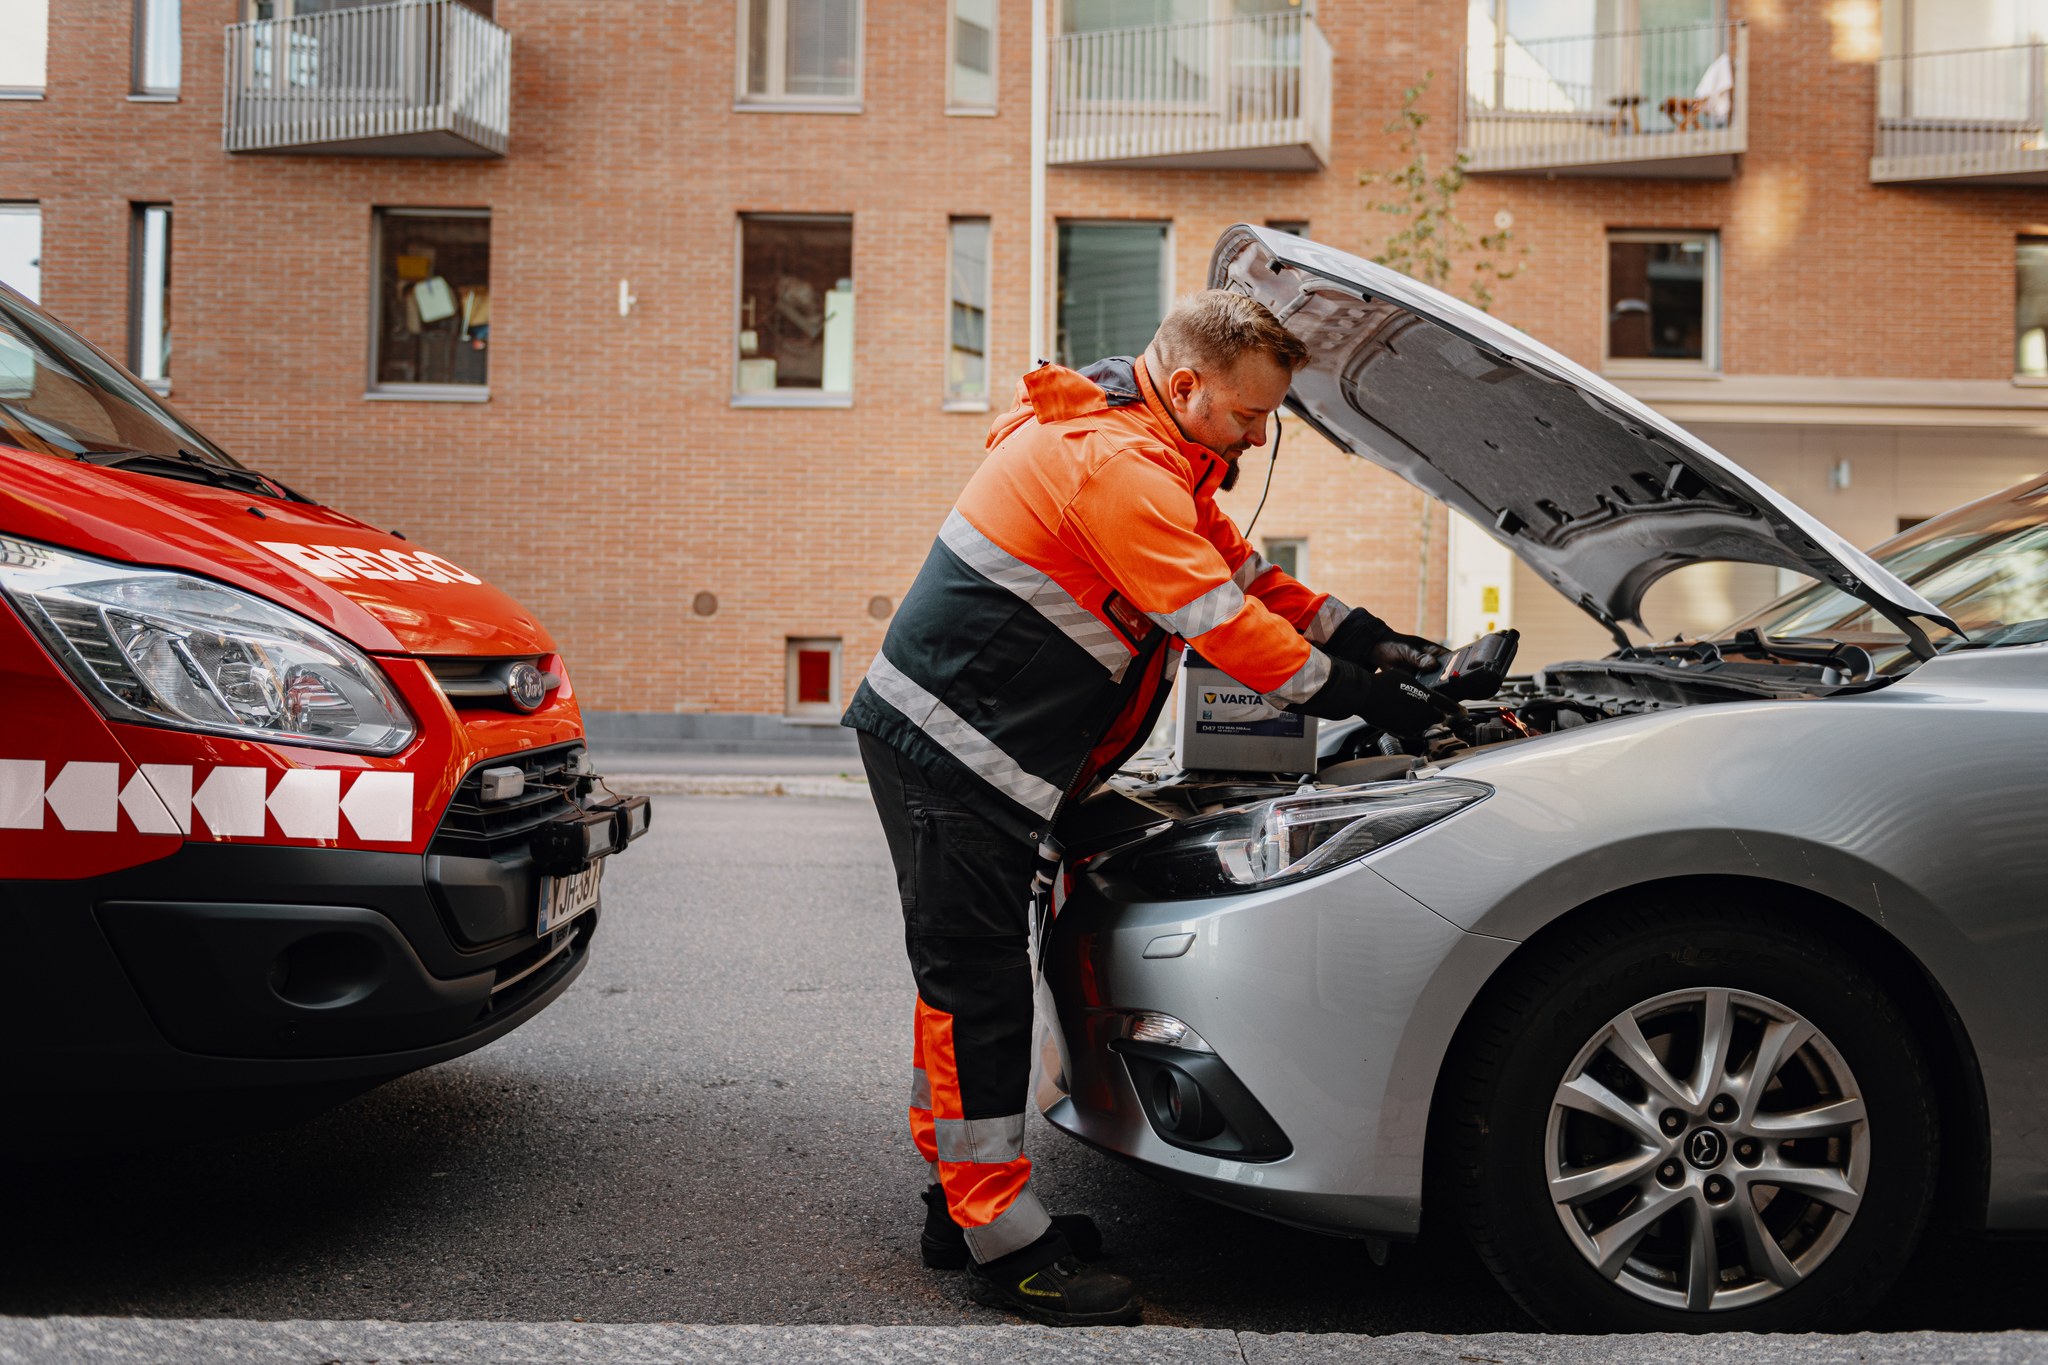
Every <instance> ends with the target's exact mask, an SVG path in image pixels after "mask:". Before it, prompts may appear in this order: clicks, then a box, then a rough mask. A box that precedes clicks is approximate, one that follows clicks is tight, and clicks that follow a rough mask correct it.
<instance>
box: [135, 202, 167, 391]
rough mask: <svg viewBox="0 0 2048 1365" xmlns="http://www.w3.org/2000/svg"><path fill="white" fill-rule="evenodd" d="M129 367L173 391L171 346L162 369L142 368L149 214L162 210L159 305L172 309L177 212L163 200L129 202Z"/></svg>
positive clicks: (158, 386)
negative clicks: (153, 371)
mask: <svg viewBox="0 0 2048 1365" xmlns="http://www.w3.org/2000/svg"><path fill="white" fill-rule="evenodd" d="M128 209H129V217H128V370H129V373H131V374H133V375H134V376H135V377H136V378H137V379H139V380H141V381H142V382H143V383H144V384H146V385H148V386H149V388H150V389H151V390H152V391H153V392H155V393H156V394H158V395H159V396H162V397H166V398H167V397H169V396H170V392H171V371H170V355H169V352H168V350H166V352H165V354H164V355H163V356H162V357H161V359H162V363H163V373H162V374H158V375H150V374H147V373H145V372H144V369H143V359H144V356H143V349H144V340H145V338H146V336H147V334H148V333H147V328H146V326H145V312H146V308H147V298H146V293H147V290H148V286H149V258H148V250H147V242H148V236H149V215H150V214H151V213H154V212H157V211H161V212H162V213H163V215H164V261H163V264H164V272H163V279H162V281H161V282H160V285H159V288H160V294H159V307H160V310H161V311H162V312H164V313H168V312H169V311H170V300H171V269H172V266H171V260H172V253H173V251H174V250H175V246H174V241H175V234H176V232H177V221H178V218H177V214H176V213H175V212H174V211H173V206H172V205H171V204H170V203H168V202H164V201H161V200H155V201H142V200H138V201H136V202H135V203H132V204H130V205H129V206H128Z"/></svg>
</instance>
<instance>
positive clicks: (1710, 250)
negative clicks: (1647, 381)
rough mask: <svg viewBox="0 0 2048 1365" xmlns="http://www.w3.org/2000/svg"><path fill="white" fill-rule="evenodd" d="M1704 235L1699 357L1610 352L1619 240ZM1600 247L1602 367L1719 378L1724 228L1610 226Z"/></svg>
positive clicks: (1631, 373) (1629, 374)
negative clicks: (1662, 356) (1688, 358)
mask: <svg viewBox="0 0 2048 1365" xmlns="http://www.w3.org/2000/svg"><path fill="white" fill-rule="evenodd" d="M1697 241H1703V242H1705V243H1706V246H1707V262H1706V271H1705V276H1704V279H1703V280H1702V286H1701V295H1700V329H1701V333H1702V335H1701V337H1700V358H1699V359H1698V360H1676V359H1659V358H1656V357H1651V356H1625V357H1620V358H1617V357H1615V356H1612V355H1609V354H1608V353H1607V347H1608V345H1609V344H1610V343H1611V342H1612V341H1613V338H1614V333H1613V325H1614V256H1613V248H1614V246H1615V245H1616V244H1617V243H1626V242H1648V243H1664V244H1677V243H1684V242H1697ZM1602 246H1603V250H1602V251H1601V253H1600V373H1601V374H1603V375H1611V376H1618V377H1620V378H1625V379H1626V378H1648V377H1651V376H1656V375H1663V376H1666V377H1669V376H1674V375H1676V376H1688V375H1690V376H1696V377H1698V378H1702V379H1718V378H1719V377H1720V375H1721V230H1720V229H1719V228H1608V229H1607V231H1606V233H1605V235H1604V236H1603V238H1602Z"/></svg>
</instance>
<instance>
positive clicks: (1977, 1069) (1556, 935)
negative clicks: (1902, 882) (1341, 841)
mask: <svg viewBox="0 0 2048 1365" xmlns="http://www.w3.org/2000/svg"><path fill="white" fill-rule="evenodd" d="M1672 893H1680V894H1679V896H1678V897H1677V898H1679V899H1686V900H1695V899H1704V898H1706V897H1714V898H1719V899H1725V900H1731V901H1733V902H1734V903H1738V904H1744V905H1752V906H1753V905H1771V906H1774V907H1780V908H1783V909H1784V910H1787V911H1790V912H1793V913H1796V914H1798V915H1800V916H1802V917H1804V918H1805V919H1806V921H1807V922H1808V923H1812V924H1818V925H1820V926H1822V927H1823V928H1824V930H1825V931H1826V932H1827V933H1828V934H1829V935H1830V936H1831V937H1833V938H1835V939H1836V940H1837V941H1838V942H1839V943H1841V944H1842V945H1843V946H1844V947H1845V948H1846V949H1847V950H1848V951H1849V952H1851V953H1852V954H1854V955H1855V957H1856V959H1857V960H1858V962H1860V963H1861V964H1862V965H1863V966H1864V967H1866V968H1867V969H1868V970H1869V971H1870V972H1871V973H1872V974H1873V975H1874V976H1876V977H1877V979H1878V981H1879V982H1880V983H1881V984H1882V985H1883V986H1884V987H1885V989H1886V990H1888V991H1890V992H1891V993H1892V995H1893V998H1894V999H1896V1000H1897V1001H1898V1003H1899V1007H1900V1009H1901V1010H1902V1011H1903V1012H1904V1013H1905V1015H1906V1018H1907V1020H1908V1021H1909V1022H1910V1023H1911V1025H1912V1027H1913V1031H1914V1036H1915V1039H1916V1041H1917V1042H1918V1043H1919V1044H1920V1046H1921V1049H1922V1052H1923V1053H1924V1055H1925V1056H1926V1058H1927V1062H1928V1067H1929V1070H1930V1071H1931V1072H1932V1074H1933V1076H1934V1078H1935V1086H1936V1102H1937V1105H1938V1106H1939V1113H1940V1117H1941V1123H1942V1128H1941V1136H1942V1155H1943V1159H1942V1161H1941V1163H1940V1176H1939V1185H1938V1187H1937V1189H1936V1192H1935V1217H1936V1219H1937V1220H1939V1221H1941V1222H1944V1223H1947V1224H1949V1225H1950V1226H1961V1227H1966V1228H1978V1227H1982V1226H1983V1224H1984V1220H1985V1215H1986V1212H1987V1209H1988V1205H1989V1202H1990V1187H1991V1162H1990V1154H1991V1121H1990V1110H1989V1104H1988V1101H1987V1099H1986V1096H1985V1090H1984V1077H1983V1071H1982V1068H1981V1066H1980V1065H1979V1062H1978V1058H1977V1051H1976V1047H1975V1046H1974V1044H1973V1043H1972V1042H1971V1040H1970V1037H1969V1033H1968V1030H1967V1029H1966V1028H1965V1026H1964V1024H1963V1020H1962V1018H1961V1016H1960V1015H1959V1014H1958V1012H1957V1010H1956V1008H1955V1005H1954V1003H1953V1002H1952V1001H1951V1000H1950V999H1949V996H1948V993H1947V992H1946V991H1944V990H1943V989H1942V987H1941V984H1940V983H1939V982H1938V981H1936V980H1935V979H1934V976H1933V975H1932V973H1930V972H1929V971H1928V970H1927V968H1926V966H1925V964H1923V963H1922V962H1921V961H1920V959H1919V957H1918V956H1916V955H1915V954H1914V953H1913V951H1912V950H1911V949H1910V948H1908V947H1907V946H1906V945H1905V944H1904V943H1902V942H1901V941H1900V940H1899V939H1898V938H1897V937H1896V936H1895V935H1893V934H1892V933H1891V932H1890V931H1889V930H1888V929H1886V928H1885V927H1884V926H1882V925H1879V924H1877V923H1876V922H1875V921H1873V920H1872V919H1870V917H1869V916H1867V915H1865V914H1863V913H1861V912H1860V911H1858V910H1856V909H1854V908H1853V907H1851V906H1848V905H1845V904H1843V903H1842V902H1840V901H1838V900H1835V899H1834V898H1832V897H1830V896H1826V895H1823V894H1821V893H1820V892H1818V891H1814V890H1812V889H1810V888H1807V887H1801V886H1794V885H1789V884H1787V883H1784V882H1779V881H1773V880H1771V879H1769V878H1764V877H1748V876H1742V875H1731V874H1712V875H1686V876H1674V877H1662V878H1655V879H1651V880H1647V881H1643V882H1638V883H1635V884H1633V885H1630V886H1626V887H1617V888H1615V889H1613V890H1610V891H1606V892H1603V893H1601V894H1600V895H1598V896H1595V897H1593V898H1592V899H1590V900H1587V901H1585V902H1583V903H1582V904H1580V905H1577V906H1575V907H1573V908H1572V909H1570V910H1568V911H1566V912H1565V913H1563V914H1561V915H1559V916H1557V917H1556V918H1554V919H1552V920H1551V921H1550V922H1549V923H1547V924H1545V925H1544V926H1543V927H1542V928H1541V929H1540V930H1538V931H1537V932H1536V933H1534V934H1532V935H1530V936H1529V937H1528V938H1527V939H1526V940H1524V941H1523V942H1522V943H1521V944H1520V945H1519V946H1518V947H1517V948H1516V949H1515V951H1514V952H1512V953H1510V954H1509V955H1508V956H1507V957H1506V958H1505V959H1504V960H1503V961H1502V962H1501V963H1500V965H1499V966H1497V967H1496V968H1495V969H1494V970H1493V972H1492V973H1491V974H1490V975H1489V976H1488V978H1487V980H1486V983H1485V985H1484V986H1482V987H1481V988H1480V989H1479V991H1478V992H1477V993H1475V994H1474V995H1473V997H1472V998H1471V1000H1470V1001H1469V1002H1467V1004H1466V1007H1465V1013H1464V1016H1463V1018H1462V1019H1461V1020H1460V1022H1459V1025H1458V1027H1457V1029H1456V1030H1455V1032H1454V1033H1453V1034H1452V1037H1451V1043H1450V1046H1449V1048H1447V1049H1446V1051H1445V1054H1444V1064H1443V1065H1441V1066H1440V1067H1438V1069H1437V1076H1436V1081H1435V1083H1434V1086H1433V1088H1432V1090H1431V1095H1430V1105H1429V1129H1430V1140H1429V1141H1427V1142H1426V1143H1424V1146H1423V1207H1424V1211H1425V1212H1424V1224H1425V1227H1426V1226H1427V1223H1428V1217H1427V1210H1428V1208H1429V1206H1430V1205H1431V1204H1434V1203H1438V1202H1440V1201H1439V1200H1437V1199H1436V1198H1434V1197H1433V1195H1434V1192H1435V1191H1437V1190H1439V1189H1440V1188H1441V1182H1442V1181H1443V1180H1444V1179H1445V1178H1446V1174H1447V1172H1446V1170H1445V1169H1444V1167H1445V1165H1446V1164H1447V1163H1446V1161H1445V1151H1446V1144H1445V1143H1444V1142H1443V1141H1442V1140H1441V1139H1440V1137H1439V1136H1438V1133H1439V1125H1440V1124H1442V1123H1444V1122H1446V1121H1447V1109H1448V1106H1447V1105H1445V1104H1444V1103H1443V1099H1444V1095H1445V1091H1446V1088H1447V1086H1448V1085H1449V1084H1450V1078H1451V1077H1452V1076H1454V1075H1455V1074H1456V1073H1457V1071H1458V1068H1457V1067H1456V1066H1455V1065H1454V1063H1455V1061H1456V1059H1457V1057H1458V1054H1459V1052H1460V1051H1461V1050H1462V1049H1463V1048H1464V1047H1465V1046H1466V1045H1467V1035H1468V1029H1469V1027H1470V1026H1471V1024H1472V1023H1473V1021H1474V1019H1475V1018H1476V1017H1477V1016H1478V1015H1479V1014H1480V1013H1481V1011H1482V1006H1483V1005H1484V1004H1485V1003H1486V1002H1487V1000H1488V999H1489V997H1490V996H1491V995H1492V994H1493V992H1494V991H1495V990H1496V989H1497V988H1499V987H1500V985H1501V983H1503V982H1506V981H1509V980H1511V979H1512V978H1513V976H1514V975H1515V974H1516V972H1517V971H1519V970H1520V969H1521V967H1522V965H1523V964H1525V963H1527V962H1528V961H1529V960H1530V959H1531V958H1532V957H1534V956H1535V955H1536V954H1538V953H1540V952H1542V951H1544V949H1545V948H1547V947H1548V945H1550V944H1551V943H1554V942H1556V941H1558V940H1560V939H1563V938H1565V937H1567V936H1569V935H1571V934H1574V933H1576V932H1578V931H1579V929H1580V928H1582V927H1583V926H1584V925H1586V924H1588V923H1591V922H1594V921H1595V920H1597V919H1599V918H1600V917H1601V916H1603V915H1606V914H1610V913H1612V912H1614V911H1615V910H1616V909H1618V908H1619V907H1621V906H1623V905H1629V904H1634V903H1637V902H1639V901H1640V900H1641V899H1642V898H1643V897H1645V896H1649V895H1657V896H1671V895H1672Z"/></svg>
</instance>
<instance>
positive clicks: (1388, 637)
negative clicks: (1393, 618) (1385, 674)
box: [1323, 607, 1451, 673]
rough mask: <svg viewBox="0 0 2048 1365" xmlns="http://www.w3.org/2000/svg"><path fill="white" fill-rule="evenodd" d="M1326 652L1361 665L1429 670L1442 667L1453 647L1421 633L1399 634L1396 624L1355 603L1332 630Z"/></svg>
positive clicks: (1413, 671) (1325, 646)
mask: <svg viewBox="0 0 2048 1365" xmlns="http://www.w3.org/2000/svg"><path fill="white" fill-rule="evenodd" d="M1323 652H1324V653H1325V654H1328V655H1330V656H1331V657H1332V658H1337V659H1348V660H1350V661H1351V662H1352V663H1354V664H1357V665H1358V666H1359V667H1361V668H1395V669H1399V670H1400V671H1402V672H1403V673H1427V672H1429V671H1430V670H1432V669H1434V668H1437V667H1440V666H1441V665H1442V663H1443V661H1444V660H1445V659H1446V658H1448V657H1449V656H1450V652H1451V651H1450V650H1448V649H1446V648H1445V647H1444V646H1442V645H1440V644H1437V643H1436V642H1435V641H1433V640H1425V639H1424V638H1423V637H1421V636H1420V635H1398V634H1396V633H1395V632H1394V628H1393V627H1392V626H1389V625H1388V624H1387V623H1386V622H1385V621H1382V620H1380V618H1379V617H1377V616H1374V615H1373V614H1372V613H1371V612H1369V611H1367V610H1366V609H1365V608H1364V607H1353V608H1352V609H1351V613H1350V614H1349V615H1348V616H1346V617H1345V618H1344V619H1343V621H1342V622H1340V623H1339V624H1338V626H1337V628H1336V629H1335V630H1333V631H1331V632H1330V639H1329V641H1328V643H1326V644H1325V645H1324V646H1323Z"/></svg>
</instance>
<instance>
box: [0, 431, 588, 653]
mask: <svg viewBox="0 0 2048 1365" xmlns="http://www.w3.org/2000/svg"><path fill="white" fill-rule="evenodd" d="M0 534H8V535H18V536H21V537H23V538H24V539H27V540H36V541H41V542H43V543H45V544H49V545H54V546H57V547H59V548H62V549H67V550H75V551H77V552H79V553H80V554H89V555H98V556H100V557H101V558H104V559H114V560H120V561H122V562H124V563H129V564H141V565H150V566H155V567H160V568H167V569H179V570H183V571H186V572H189V573H196V574H200V575H203V576H205V577H207V578H212V579H216V580H218V581H220V582H223V583H227V584H230V585H232V586H234V587H237V588H241V589H243V590H244V591H246V592H251V593H254V594H256V595H257V596H259V597H263V598H266V599H268V600H270V601H272V602H275V603H277V604H278V605H280V606H284V607H289V608H290V609H291V610H293V611H296V612H298V613H299V614H300V615H302V616H306V617H309V618H311V619H312V620H315V621H318V622H319V623H320V624H321V625H323V626H326V627H327V628H328V629H329V630H332V631H334V632H335V633H336V634H337V635H340V636H341V637H342V638H343V639H346V640H347V641H349V643H351V644H353V645H355V646H356V647H357V648H359V649H362V650H364V651H366V652H368V653H372V654H422V655H482V656H496V657H505V656H511V655H521V654H546V653H551V652H553V650H554V648H555V645H554V642H553V640H552V639H551V638H550V637H549V635H548V633H547V631H546V630H544V629H543V628H542V627H541V625H540V623H539V622H538V621H536V620H535V619H534V617H533V615H532V614H531V613H530V612H528V611H527V610H526V609H525V608H523V607H521V606H520V605H519V604H518V603H517V602H515V601H513V600H512V599H511V598H510V597H508V596H507V595H506V594H504V593H502V592H500V591H499V590H498V589H496V588H494V587H492V586H490V584H488V583H486V582H484V581H483V579H482V578H481V577H480V576H478V575H477V574H475V573H474V572H472V571H470V570H469V569H468V568H466V567H464V566H462V565H460V564H457V563H455V562H452V561H450V560H448V559H444V558H442V557H441V556H439V555H436V554H434V553H432V552H431V551H428V550H424V549H422V548H421V547H420V546H418V545H415V544H413V543H412V542H411V541H409V540H406V539H404V538H403V537H400V536H397V535H394V534H391V533H389V532H385V531H380V530H378V529H377V528H376V527H374V526H370V525H368V524H366V523H364V522H361V521H358V520H356V519H355V518H354V517H351V516H347V515H345V514H343V513H341V512H337V511H335V510H333V509H332V508H328V507H321V506H319V505H318V504H314V503H296V502H285V501H282V500H279V499H273V498H263V497H255V496H252V495H250V494H248V493H241V492H236V491H234V490H232V489H225V488H214V487H209V486H204V485H198V484H191V483H186V482H183V481H182V480H171V479H165V478H160V477H157V476H155V475H151V474H143V473H137V472H133V471H129V470H122V469H112V468H106V467H103V466H99V465H94V464H87V463H81V462H79V461H76V460H70V459H63V458H59V457H55V456H49V455H41V454H34V453H31V452H28V451H23V450H15V449H12V448H9V447H5V446H0Z"/></svg>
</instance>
